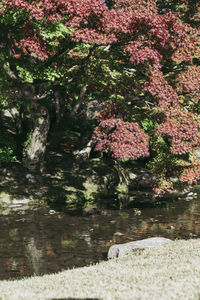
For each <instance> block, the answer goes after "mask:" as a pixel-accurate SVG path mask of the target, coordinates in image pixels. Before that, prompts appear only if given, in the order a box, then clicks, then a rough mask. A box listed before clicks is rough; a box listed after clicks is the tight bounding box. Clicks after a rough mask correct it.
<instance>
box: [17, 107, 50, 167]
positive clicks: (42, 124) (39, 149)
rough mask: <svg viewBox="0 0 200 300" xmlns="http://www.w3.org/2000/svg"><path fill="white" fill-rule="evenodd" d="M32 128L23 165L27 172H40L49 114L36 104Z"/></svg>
mask: <svg viewBox="0 0 200 300" xmlns="http://www.w3.org/2000/svg"><path fill="white" fill-rule="evenodd" d="M32 117H34V128H33V130H32V131H31V133H30V134H29V138H28V139H29V141H28V144H27V146H26V149H25V151H24V158H23V165H24V166H25V167H27V168H28V169H29V170H32V171H36V170H40V171H42V167H43V161H44V155H45V150H46V143H47V136H48V131H49V126H50V120H49V113H48V110H47V108H46V107H44V106H41V105H39V103H37V104H36V113H35V114H33V116H32Z"/></svg>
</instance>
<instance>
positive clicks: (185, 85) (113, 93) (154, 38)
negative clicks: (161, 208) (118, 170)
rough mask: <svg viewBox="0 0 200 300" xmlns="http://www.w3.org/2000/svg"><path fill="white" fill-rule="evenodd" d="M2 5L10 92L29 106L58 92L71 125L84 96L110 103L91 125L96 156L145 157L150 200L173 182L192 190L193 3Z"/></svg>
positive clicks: (199, 84)
mask: <svg viewBox="0 0 200 300" xmlns="http://www.w3.org/2000/svg"><path fill="white" fill-rule="evenodd" d="M2 3H3V5H2V8H1V11H0V13H1V16H2V18H1V21H0V26H1V28H2V31H1V32H2V33H1V42H0V52H1V56H0V59H1V61H2V66H1V70H2V74H4V75H3V76H4V77H3V82H4V83H5V82H6V83H7V86H8V87H10V86H13V85H14V86H15V91H16V90H17V88H16V86H17V85H16V82H18V84H21V88H22V86H23V90H24V93H23V97H25V98H28V99H29V100H30V98H31V97H32V98H31V101H30V102H31V103H33V102H34V101H33V100H34V99H35V100H37V99H39V98H40V97H42V96H43V95H44V94H45V95H46V97H47V98H48V97H49V98H53V97H55V95H56V93H60V89H61V88H62V89H63V90H64V94H65V95H67V97H68V99H72V100H74V101H72V103H70V108H71V110H72V112H71V116H74V115H75V114H76V112H77V111H78V109H79V108H80V105H81V103H82V102H83V99H84V96H85V95H86V96H87V98H88V101H89V100H90V99H92V98H98V99H99V100H101V101H102V102H103V103H106V102H108V105H106V106H105V109H104V111H103V112H100V113H99V115H98V116H97V121H98V123H99V124H98V125H97V127H96V128H95V130H94V133H93V139H94V140H95V141H96V148H95V149H96V150H100V151H109V152H111V153H112V155H113V157H114V158H118V159H119V158H121V159H124V158H127V159H138V158H142V157H148V158H147V160H148V161H147V165H148V167H149V168H150V169H151V171H152V172H153V173H154V174H155V175H156V176H157V178H158V180H157V183H155V186H154V190H155V192H156V193H157V194H162V192H163V191H165V190H169V189H171V188H172V187H173V182H172V180H171V179H170V178H171V177H173V176H177V177H178V178H179V180H180V181H182V182H186V183H187V182H188V183H192V182H197V180H198V179H199V177H200V163H199V160H198V155H197V154H198V153H197V151H198V148H200V138H199V126H200V120H199V117H198V112H199V96H200V94H199V91H200V81H199V78H200V67H199V59H200V31H199V21H200V7H199V2H198V1H193V2H192V1H189V0H176V1H175V0H174V1H170V0H169V1H168V0H166V1H155V0H140V1H138V0H113V1H105V2H102V1H101V0H69V1H64V0H59V1H53V0H40V1H25V0H4V1H3V2H2ZM11 24H13V26H10V25H11ZM13 82H15V84H14V83H13ZM77 86H78V91H77V89H76V88H75V87H77ZM25 87H26V88H25ZM27 87H28V88H29V94H30V90H31V91H32V94H31V95H32V96H31V97H28V96H27ZM33 88H34V89H33ZM33 90H34V91H33ZM11 96H12V95H10V97H11ZM11 98H12V97H11ZM85 98H86V97H85ZM55 99H56V98H54V100H55ZM59 99H61V95H60V94H59ZM55 101H60V100H58V99H57V100H55ZM23 103H24V102H23ZM34 103H35V102H34ZM68 103H69V102H68ZM23 105H24V104H23ZM29 105H30V104H29ZM32 107H33V106H32ZM43 107H44V106H43ZM40 108H41V107H40ZM57 112H58V115H59V114H60V113H61V109H60V108H59V105H57ZM47 113H48V112H47V111H46V114H47ZM58 118H59V117H58ZM48 126H49V125H47V126H46V128H47V130H46V131H48ZM46 135H47V133H46ZM45 139H46V137H45ZM44 142H45V141H44Z"/></svg>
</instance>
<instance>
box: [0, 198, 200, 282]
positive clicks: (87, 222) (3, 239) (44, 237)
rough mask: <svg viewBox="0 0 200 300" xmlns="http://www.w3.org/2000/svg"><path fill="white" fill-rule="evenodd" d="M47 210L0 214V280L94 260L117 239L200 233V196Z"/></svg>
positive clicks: (189, 236) (174, 236)
mask: <svg viewBox="0 0 200 300" xmlns="http://www.w3.org/2000/svg"><path fill="white" fill-rule="evenodd" d="M51 213H53V212H51V211H50V209H48V208H40V209H37V210H36V209H35V210H30V211H20V210H19V211H15V212H13V213H11V214H9V215H1V216H0V279H1V280H2V279H9V278H20V277H24V276H30V275H34V274H35V275H42V274H47V273H54V272H59V271H62V270H66V269H69V268H73V267H80V266H85V265H89V264H91V263H96V262H98V261H101V260H105V259H106V255H107V252H108V249H109V247H110V246H111V245H112V244H115V243H124V242H128V241H133V240H138V239H143V238H147V237H153V236H162V237H167V238H171V239H189V238H198V237H200V199H196V200H192V201H189V202H188V201H185V200H178V201H176V202H173V203H170V204H167V205H166V206H165V207H162V208H161V207H153V208H148V207H143V208H140V209H139V210H137V209H130V210H123V211H106V212H104V214H102V215H92V216H86V217H82V216H79V217H77V216H70V215H68V214H66V213H64V212H55V213H54V214H51Z"/></svg>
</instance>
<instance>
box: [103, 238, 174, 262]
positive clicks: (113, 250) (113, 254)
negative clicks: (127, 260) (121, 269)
mask: <svg viewBox="0 0 200 300" xmlns="http://www.w3.org/2000/svg"><path fill="white" fill-rule="evenodd" d="M171 242H172V240H170V239H166V238H163V237H152V238H148V239H144V240H139V241H133V242H130V243H125V244H117V245H113V246H111V247H110V248H109V250H108V256H107V257H108V259H111V258H117V257H123V256H125V255H126V254H127V253H129V252H131V251H132V250H135V249H144V248H149V247H157V246H162V245H164V244H168V243H171Z"/></svg>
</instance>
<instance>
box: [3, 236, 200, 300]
mask: <svg viewBox="0 0 200 300" xmlns="http://www.w3.org/2000/svg"><path fill="white" fill-rule="evenodd" d="M0 299H2V300H5V299H6V300H7V299H13V300H17V299H20V300H23V299H34V300H37V299H42V300H43V299H52V300H53V299H54V300H55V299H57V300H58V299H63V300H64V299H134V300H136V299H148V300H149V299H151V300H153V299H156V300H165V299H166V300H171V299H177V300H180V299H184V300H186V299H188V300H189V299H190V300H195V299H198V300H199V299H200V239H197V240H189V241H175V242H173V243H170V244H167V245H165V246H162V247H159V248H152V249H145V250H140V251H135V252H133V253H131V254H130V255H128V256H126V257H124V258H122V259H116V260H110V261H107V262H101V263H99V264H97V265H93V266H89V267H84V268H78V269H73V270H67V271H64V272H61V273H58V274H52V275H45V276H42V277H32V278H29V279H23V280H20V281H1V282H0Z"/></svg>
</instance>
